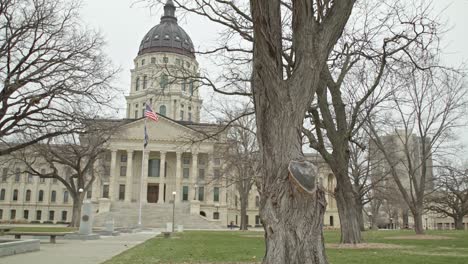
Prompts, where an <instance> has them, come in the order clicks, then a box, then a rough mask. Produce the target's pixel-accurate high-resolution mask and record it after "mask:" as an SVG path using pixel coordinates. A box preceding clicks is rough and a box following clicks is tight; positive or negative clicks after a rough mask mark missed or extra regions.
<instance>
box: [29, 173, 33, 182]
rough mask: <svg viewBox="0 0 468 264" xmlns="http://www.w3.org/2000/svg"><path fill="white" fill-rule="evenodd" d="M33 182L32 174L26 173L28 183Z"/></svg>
mask: <svg viewBox="0 0 468 264" xmlns="http://www.w3.org/2000/svg"><path fill="white" fill-rule="evenodd" d="M32 182H33V176H32V174H28V183H32Z"/></svg>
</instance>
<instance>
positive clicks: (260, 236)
mask: <svg viewBox="0 0 468 264" xmlns="http://www.w3.org/2000/svg"><path fill="white" fill-rule="evenodd" d="M242 237H259V238H265V236H264V235H242Z"/></svg>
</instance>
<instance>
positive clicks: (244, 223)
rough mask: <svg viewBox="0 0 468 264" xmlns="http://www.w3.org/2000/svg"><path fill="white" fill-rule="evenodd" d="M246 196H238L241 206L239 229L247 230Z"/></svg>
mask: <svg viewBox="0 0 468 264" xmlns="http://www.w3.org/2000/svg"><path fill="white" fill-rule="evenodd" d="M247 199H248V195H247V197H242V195H241V196H240V206H241V222H240V228H239V229H240V230H247V229H248V228H247V225H248V222H247Z"/></svg>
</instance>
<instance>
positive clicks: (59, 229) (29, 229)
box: [11, 226, 76, 233]
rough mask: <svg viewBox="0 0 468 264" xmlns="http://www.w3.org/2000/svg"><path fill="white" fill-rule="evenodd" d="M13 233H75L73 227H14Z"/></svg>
mask: <svg viewBox="0 0 468 264" xmlns="http://www.w3.org/2000/svg"><path fill="white" fill-rule="evenodd" d="M11 231H12V232H46V233H47V232H74V231H76V228H73V227H42V226H18V227H12V230H11Z"/></svg>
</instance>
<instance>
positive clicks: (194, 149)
mask: <svg viewBox="0 0 468 264" xmlns="http://www.w3.org/2000/svg"><path fill="white" fill-rule="evenodd" d="M198 76H199V65H198V62H197V60H196V56H195V53H194V47H193V43H192V40H191V39H190V37H189V35H188V34H187V33H186V32H185V31H184V30H183V29H182V28H181V27H180V26H179V25H178V24H177V18H176V16H175V7H174V5H173V4H172V1H168V2H167V4H166V5H165V7H164V15H163V16H162V18H161V22H160V24H158V25H156V26H155V27H153V28H152V29H151V30H150V31H149V32H148V33H147V34H146V35H145V36H144V38H143V40H142V41H141V44H140V49H139V52H138V55H137V56H136V58H135V59H134V68H133V69H132V70H131V86H130V88H129V90H130V91H129V95H128V96H126V101H127V112H126V118H125V119H123V120H116V122H117V121H118V122H120V123H124V125H122V126H120V127H119V128H118V131H115V132H114V133H113V136H112V137H111V139H110V141H109V145H108V153H107V154H106V155H105V157H104V158H103V159H101V160H99V161H98V163H97V164H96V166H101V167H102V168H103V169H102V170H99V171H100V174H99V175H98V177H97V180H96V181H95V182H94V183H93V185H92V188H91V189H90V190H89V191H88V192H87V194H86V199H89V200H91V201H92V202H93V204H94V206H95V208H96V215H95V223H96V225H103V224H104V222H105V221H108V220H109V219H112V220H113V221H114V222H115V223H116V225H117V226H134V225H137V223H138V219H139V207H140V201H141V204H142V205H141V208H142V210H141V212H142V213H141V221H142V224H143V225H144V226H154V227H162V226H164V225H165V224H166V222H170V221H171V220H172V219H171V216H172V210H174V217H176V218H177V219H176V221H175V222H176V223H178V224H183V225H184V226H186V227H188V228H220V227H226V226H227V225H229V224H230V223H234V224H240V202H239V195H238V193H237V191H236V190H235V189H234V187H233V186H227V184H226V181H225V180H223V178H222V177H221V175H222V174H223V169H224V167H223V160H222V155H220V153H222V151H223V149H224V148H225V142H226V140H227V139H226V134H225V133H216V136H210V137H207V136H206V135H207V134H210V133H214V132H216V131H218V130H219V127H218V126H217V125H214V124H206V123H201V122H200V118H201V117H200V111H201V107H202V99H201V98H200V94H199V90H198V87H199V83H198V81H197V77H198ZM145 104H149V105H150V106H151V107H152V109H154V110H155V112H157V113H159V121H158V122H154V121H151V120H145V119H144V118H143V116H144V111H145ZM97 122H99V121H97ZM106 122H107V121H106ZM145 125H146V130H147V134H148V135H149V141H148V145H147V147H146V148H143V141H144V127H145ZM308 158H309V159H310V160H311V161H312V162H314V163H315V164H316V165H317V167H318V168H319V173H320V175H321V176H320V183H321V184H322V186H323V188H324V189H325V190H326V191H327V202H328V207H327V212H326V214H325V222H324V224H325V226H330V227H338V226H339V217H338V212H337V209H336V202H335V200H334V198H333V191H334V188H335V184H336V183H335V179H334V177H333V174H332V173H331V171H330V169H329V168H328V166H326V163H325V162H323V160H321V159H320V158H319V157H318V156H316V155H309V156H308ZM1 166H3V167H2V168H3V171H2V172H3V174H2V178H1V181H0V221H7V222H25V221H27V222H32V221H37V222H51V223H58V222H69V221H70V220H71V214H72V205H71V203H72V201H71V197H69V196H70V195H69V193H68V191H67V190H66V188H65V187H63V186H62V184H61V183H60V182H58V181H57V180H54V179H40V178H38V177H33V176H31V175H26V174H24V173H21V171H24V168H22V167H21V164H14V165H12V164H11V163H8V161H6V160H5V161H4V163H2V164H1ZM43 169H44V170H46V169H47V168H43ZM62 169H63V173H64V174H65V175H66V174H67V173H69V172H67V168H62ZM259 199H260V198H259V195H258V192H257V190H256V189H255V186H254V187H253V190H252V191H251V193H250V197H249V203H248V210H247V214H248V224H249V225H250V226H260V225H261V223H260V217H259V212H258V206H259ZM173 201H175V204H174V203H173Z"/></svg>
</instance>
